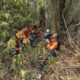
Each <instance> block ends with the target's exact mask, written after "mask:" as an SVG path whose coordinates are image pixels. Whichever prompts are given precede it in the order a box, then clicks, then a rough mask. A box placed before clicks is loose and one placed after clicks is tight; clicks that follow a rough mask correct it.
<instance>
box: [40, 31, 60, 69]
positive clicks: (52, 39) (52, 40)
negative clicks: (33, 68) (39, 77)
mask: <svg viewBox="0 0 80 80" xmlns="http://www.w3.org/2000/svg"><path fill="white" fill-rule="evenodd" d="M45 37H47V39H48V41H47V44H46V48H45V50H46V52H45V53H43V54H42V55H40V54H39V56H41V58H42V60H43V61H42V62H41V63H40V66H39V69H42V67H43V66H44V65H45V62H46V60H48V56H50V55H52V56H54V57H56V56H57V55H56V52H55V51H56V50H60V42H59V41H58V40H57V39H58V34H56V33H55V34H50V33H49V34H47V35H46V36H45Z"/></svg>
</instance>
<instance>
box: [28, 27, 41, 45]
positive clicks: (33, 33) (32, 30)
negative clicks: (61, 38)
mask: <svg viewBox="0 0 80 80" xmlns="http://www.w3.org/2000/svg"><path fill="white" fill-rule="evenodd" d="M28 31H29V34H30V45H31V46H33V45H34V40H35V39H40V38H41V33H39V32H38V29H37V26H36V25H33V26H30V27H29V29H28Z"/></svg>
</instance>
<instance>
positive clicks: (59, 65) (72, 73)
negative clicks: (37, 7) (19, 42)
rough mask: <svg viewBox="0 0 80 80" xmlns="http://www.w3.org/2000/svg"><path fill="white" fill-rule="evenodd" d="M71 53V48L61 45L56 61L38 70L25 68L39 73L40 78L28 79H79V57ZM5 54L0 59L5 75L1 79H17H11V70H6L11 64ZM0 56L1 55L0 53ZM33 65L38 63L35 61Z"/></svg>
mask: <svg viewBox="0 0 80 80" xmlns="http://www.w3.org/2000/svg"><path fill="white" fill-rule="evenodd" d="M73 54H74V51H73V50H72V49H70V48H67V47H66V46H65V45H62V46H61V56H57V58H56V61H55V62H54V63H53V64H50V65H48V64H47V67H46V68H45V67H44V69H43V70H42V71H39V70H38V69H37V68H36V67H31V68H30V70H27V71H29V73H31V74H34V73H37V74H41V78H40V79H30V80H80V57H79V56H74V55H73ZM5 56H6V57H5V59H3V60H1V59H0V71H1V70H5V72H4V74H5V75H3V79H2V80H18V79H17V78H15V77H14V79H11V76H13V75H10V73H11V72H10V71H8V69H9V65H11V58H10V56H7V55H5ZM0 58H2V55H0ZM5 60H6V62H5ZM2 61H3V62H2ZM4 62H5V63H4ZM35 65H36V66H37V65H38V64H37V62H36V63H35ZM8 72H9V74H8ZM14 72H15V71H14ZM14 72H13V73H14ZM0 76H1V74H0ZM25 80H28V79H25Z"/></svg>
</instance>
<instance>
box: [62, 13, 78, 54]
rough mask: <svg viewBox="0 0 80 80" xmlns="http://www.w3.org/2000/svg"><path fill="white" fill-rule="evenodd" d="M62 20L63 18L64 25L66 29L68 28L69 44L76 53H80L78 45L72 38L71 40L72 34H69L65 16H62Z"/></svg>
mask: <svg viewBox="0 0 80 80" xmlns="http://www.w3.org/2000/svg"><path fill="white" fill-rule="evenodd" d="M62 18H63V21H64V24H65V28H66V30H67V34H68V35H67V36H68V38H69V39H68V40H69V44H70V45H71V47H72V48H73V49H74V51H75V52H76V53H78V51H77V48H76V45H75V44H74V42H73V41H72V38H71V36H70V33H69V30H68V27H67V24H66V21H65V18H64V15H63V14H62ZM72 43H73V44H74V45H73V44H72Z"/></svg>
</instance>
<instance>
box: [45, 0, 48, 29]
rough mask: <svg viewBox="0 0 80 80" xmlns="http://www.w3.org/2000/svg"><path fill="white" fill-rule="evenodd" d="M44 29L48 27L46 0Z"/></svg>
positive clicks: (46, 1)
mask: <svg viewBox="0 0 80 80" xmlns="http://www.w3.org/2000/svg"><path fill="white" fill-rule="evenodd" d="M45 18H46V21H45V29H46V28H48V0H45Z"/></svg>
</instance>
